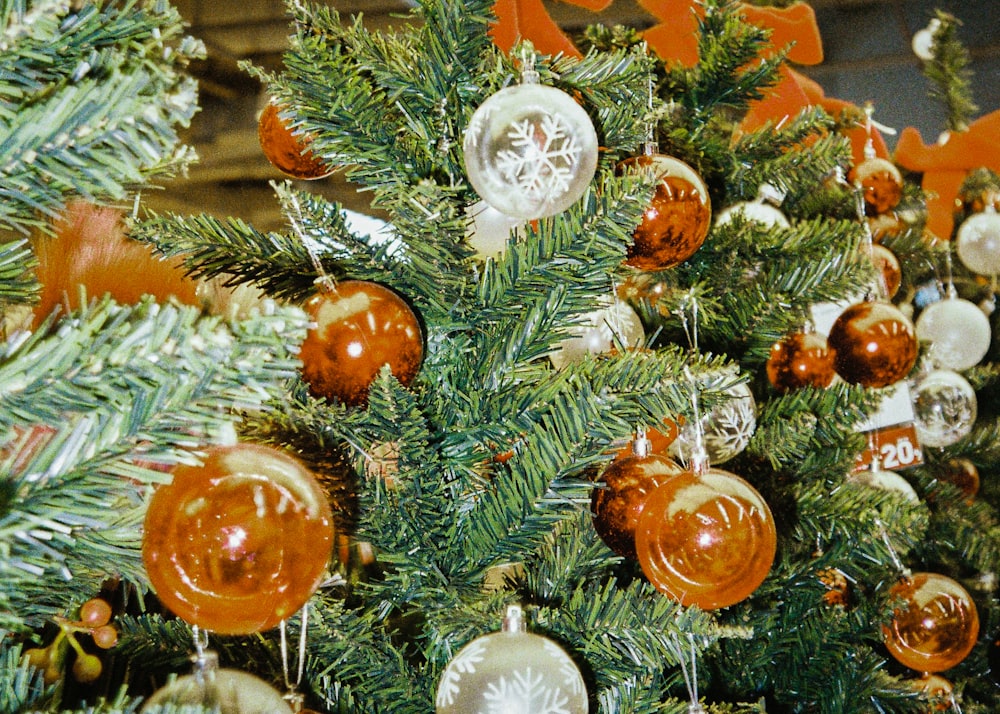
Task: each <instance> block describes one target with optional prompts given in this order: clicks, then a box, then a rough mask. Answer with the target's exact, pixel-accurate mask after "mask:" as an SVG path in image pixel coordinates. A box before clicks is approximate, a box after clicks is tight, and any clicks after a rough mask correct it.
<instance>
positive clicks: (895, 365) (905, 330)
mask: <svg viewBox="0 0 1000 714" xmlns="http://www.w3.org/2000/svg"><path fill="white" fill-rule="evenodd" d="M827 344H829V346H830V347H831V348H833V350H834V353H835V358H834V368H835V369H836V370H837V374H839V375H840V376H841V377H842V378H843V379H844V381H846V382H850V383H851V384H861V385H863V386H865V387H887V386H889V385H890V384H894V383H896V382H898V381H899V380H901V379H903V378H904V377H906V376H907V375H908V374H909V373H910V370H911V369H913V365H914V364H915V363H916V361H917V347H918V345H917V337H916V332H915V330H914V327H913V323H912V322H910V319H909V318H908V317H906V316H905V315H904V314H903V313H902V312H900V310H899V308H897V307H895V306H894V305H892V304H890V303H887V302H860V303H856V304H854V305H851V306H849V307H848V308H847V309H846V310H844V311H843V312H842V313H841V314H840V316H838V317H837V319H836V320H834V322H833V325H832V326H831V327H830V334H829V335H827Z"/></svg>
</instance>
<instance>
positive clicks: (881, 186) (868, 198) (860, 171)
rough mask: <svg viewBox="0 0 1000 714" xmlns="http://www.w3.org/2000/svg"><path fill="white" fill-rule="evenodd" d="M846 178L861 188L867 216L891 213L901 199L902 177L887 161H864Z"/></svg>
mask: <svg viewBox="0 0 1000 714" xmlns="http://www.w3.org/2000/svg"><path fill="white" fill-rule="evenodd" d="M847 178H848V180H850V181H851V183H853V184H855V185H859V186H861V191H862V193H863V195H864V199H865V213H866V214H868V215H869V216H874V215H878V214H880V213H885V212H886V211H891V210H892V209H893V208H895V207H896V206H897V205H898V204H899V201H900V199H901V198H902V197H903V176H902V174H901V173H900V172H899V169H898V168H896V166H895V164H893V163H892V162H891V161H889V160H888V159H882V158H878V157H875V158H871V159H865V160H864V161H862V162H861V163H860V164H858V165H857V166H855V167H854V168H853V169H852V170H851V172H850V174H849V175H848V177H847Z"/></svg>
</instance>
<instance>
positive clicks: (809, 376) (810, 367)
mask: <svg viewBox="0 0 1000 714" xmlns="http://www.w3.org/2000/svg"><path fill="white" fill-rule="evenodd" d="M833 359H834V353H833V350H831V349H830V347H829V345H827V343H826V338H825V337H823V335H820V334H817V333H815V332H796V333H794V334H791V335H789V336H788V337H786V338H785V339H783V340H781V341H780V342H775V343H774V344H773V345H772V346H771V353H770V355H769V356H768V358H767V379H768V381H769V382H770V383H771V384H772V385H773V386H774V388H775V389H777V390H779V391H781V392H787V391H789V390H792V389H801V388H802V387H807V386H811V387H820V388H825V387H829V386H830V383H831V382H832V381H833V378H834V375H835V374H836V373H835V372H834V369H833Z"/></svg>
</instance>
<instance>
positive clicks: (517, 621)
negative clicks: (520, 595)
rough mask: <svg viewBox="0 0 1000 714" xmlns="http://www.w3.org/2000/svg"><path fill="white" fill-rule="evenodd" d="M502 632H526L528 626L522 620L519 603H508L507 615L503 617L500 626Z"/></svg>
mask: <svg viewBox="0 0 1000 714" xmlns="http://www.w3.org/2000/svg"><path fill="white" fill-rule="evenodd" d="M500 629H501V630H502V631H503V632H527V631H528V626H527V624H526V623H525V622H524V612H523V611H522V610H521V606H520V605H508V606H507V615H506V616H505V617H504V618H503V625H502V626H501V628H500Z"/></svg>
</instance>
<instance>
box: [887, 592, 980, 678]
mask: <svg viewBox="0 0 1000 714" xmlns="http://www.w3.org/2000/svg"><path fill="white" fill-rule="evenodd" d="M889 596H890V597H892V598H898V599H901V600H902V601H903V604H902V605H901V606H900V607H898V608H897V609H896V610H894V611H893V617H892V620H891V621H890V623H889V624H888V625H886V626H885V627H884V628H883V636H884V640H885V646H886V647H887V648H888V650H889V653H890V654H891V655H892V656H893V657H895V658H896V660H898V661H899V662H900V664H903V665H905V666H907V667H909V668H910V669H915V670H916V671H918V672H943V671H944V670H946V669H951V668H952V667H954V666H955V665H956V664H958V663H959V662H961V661H962V660H964V659H965V658H966V657H967V656H968V654H969V653H970V652H971V651H972V648H973V647H974V646H975V644H976V638H977V637H978V636H979V614H978V613H977V611H976V604H975V603H974V602H973V601H972V597H971V596H970V595H969V593H968V592H967V591H966V590H965V588H963V587H962V586H961V585H959V584H958V583H957V582H955V581H954V580H952V579H951V578H949V577H946V576H944V575H939V574H937V573H915V574H913V575H910V576H909V577H907V578H904V579H903V580H901V581H900V582H899V583H897V584H896V585H894V586H893V587H892V588H891V589H890V591H889Z"/></svg>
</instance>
